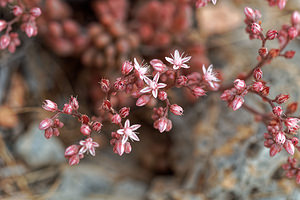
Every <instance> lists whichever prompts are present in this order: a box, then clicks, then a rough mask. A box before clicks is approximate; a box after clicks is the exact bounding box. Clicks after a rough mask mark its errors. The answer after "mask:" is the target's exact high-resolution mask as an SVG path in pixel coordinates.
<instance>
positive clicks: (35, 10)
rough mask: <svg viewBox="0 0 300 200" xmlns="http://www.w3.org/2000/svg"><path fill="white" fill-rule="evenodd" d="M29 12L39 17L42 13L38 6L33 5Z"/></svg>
mask: <svg viewBox="0 0 300 200" xmlns="http://www.w3.org/2000/svg"><path fill="white" fill-rule="evenodd" d="M30 14H31V15H32V16H34V17H39V16H40V15H41V14H42V11H41V9H40V8H38V7H34V8H31V9H30Z"/></svg>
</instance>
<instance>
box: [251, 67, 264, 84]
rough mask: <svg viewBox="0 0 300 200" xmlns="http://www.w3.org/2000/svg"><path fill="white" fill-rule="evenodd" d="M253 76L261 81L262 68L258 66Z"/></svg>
mask: <svg viewBox="0 0 300 200" xmlns="http://www.w3.org/2000/svg"><path fill="white" fill-rule="evenodd" d="M253 77H254V79H255V80H256V81H259V80H260V79H262V77H263V72H262V70H261V69H260V68H256V69H255V70H254V71H253Z"/></svg>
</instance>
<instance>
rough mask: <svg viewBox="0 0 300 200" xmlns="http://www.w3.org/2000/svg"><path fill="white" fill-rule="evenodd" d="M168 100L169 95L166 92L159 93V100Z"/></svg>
mask: <svg viewBox="0 0 300 200" xmlns="http://www.w3.org/2000/svg"><path fill="white" fill-rule="evenodd" d="M167 98H168V94H167V93H166V92H165V91H159V92H158V99H159V100H161V101H164V100H166V99H167Z"/></svg>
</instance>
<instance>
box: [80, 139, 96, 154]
mask: <svg viewBox="0 0 300 200" xmlns="http://www.w3.org/2000/svg"><path fill="white" fill-rule="evenodd" d="M79 144H80V145H81V146H82V147H81V148H80V150H79V154H84V153H85V152H87V151H89V152H90V154H91V155H92V156H95V147H99V144H98V143H97V142H93V138H87V139H85V140H81V141H80V142H79Z"/></svg>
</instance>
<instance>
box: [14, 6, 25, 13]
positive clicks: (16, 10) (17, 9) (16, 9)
mask: <svg viewBox="0 0 300 200" xmlns="http://www.w3.org/2000/svg"><path fill="white" fill-rule="evenodd" d="M13 14H14V15H15V16H20V15H22V14H23V9H22V8H21V7H20V6H17V5H16V6H14V7H13Z"/></svg>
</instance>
